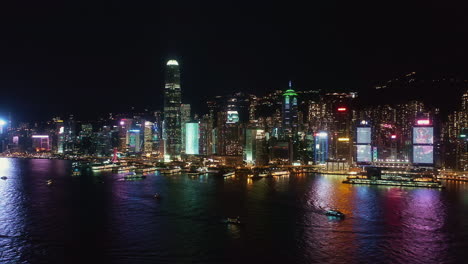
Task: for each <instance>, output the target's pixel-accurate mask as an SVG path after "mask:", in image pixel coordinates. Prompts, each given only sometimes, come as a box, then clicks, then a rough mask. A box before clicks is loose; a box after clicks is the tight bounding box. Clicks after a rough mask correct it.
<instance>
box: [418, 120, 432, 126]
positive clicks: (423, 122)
mask: <svg viewBox="0 0 468 264" xmlns="http://www.w3.org/2000/svg"><path fill="white" fill-rule="evenodd" d="M416 123H417V124H418V125H429V124H430V123H431V122H430V121H429V119H419V120H417V121H416Z"/></svg>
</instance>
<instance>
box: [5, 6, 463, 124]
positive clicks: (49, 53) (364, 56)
mask: <svg viewBox="0 0 468 264" xmlns="http://www.w3.org/2000/svg"><path fill="white" fill-rule="evenodd" d="M10 2H12V3H9V4H8V6H3V7H1V8H0V10H1V11H0V12H1V13H0V17H1V18H0V19H1V21H2V24H1V25H2V30H1V31H0V34H1V38H0V89H1V95H0V111H3V112H5V111H11V112H12V113H13V115H14V116H16V117H17V118H18V119H23V120H32V119H46V118H47V119H48V118H50V117H52V116H53V115H54V114H58V113H64V112H70V113H74V114H75V115H76V116H78V117H81V118H90V117H92V116H93V115H95V113H102V112H117V111H124V110H126V109H128V108H129V107H130V106H135V107H140V108H142V107H148V108H150V109H160V108H161V104H162V96H161V94H162V87H163V71H164V62H165V61H166V60H167V59H169V58H171V57H175V58H177V59H178V60H179V62H180V64H181V70H182V89H183V97H184V100H183V101H184V102H185V103H192V104H194V105H195V108H196V109H199V108H200V106H201V105H202V102H203V100H204V99H205V98H207V97H209V96H211V95H217V94H226V93H229V92H232V91H245V92H255V93H259V94H262V93H265V92H268V91H272V90H274V89H284V88H286V86H287V83H288V80H289V79H292V80H293V83H294V86H295V88H296V89H297V90H308V89H324V90H330V91H332V90H355V91H359V92H361V93H365V92H366V91H367V90H366V89H368V88H369V87H370V85H371V84H372V83H374V82H375V81H377V80H387V79H390V78H394V77H395V76H398V75H401V74H404V73H407V72H411V71H416V72H423V73H425V74H426V75H429V76H432V75H434V76H457V77H460V78H468V76H467V75H468V74H467V73H468V71H467V70H468V67H467V62H468V52H467V50H468V34H467V33H468V16H466V8H465V7H466V6H463V5H461V4H454V3H447V1H401V2H398V1H372V2H362V1H341V2H335V1H297V2H294V1H281V2H277V3H273V2H271V1H255V2H254V1H246V2H243V1H226V0H223V1H214V2H211V1H194V0H192V1H163V2H162V3H161V2H158V1H147V2H140V1H112V2H110V1H55V2H53V1H30V2H25V1H23V2H19V1H10ZM427 92H428V93H430V96H433V97H434V98H435V97H437V96H440V95H437V92H432V91H427Z"/></svg>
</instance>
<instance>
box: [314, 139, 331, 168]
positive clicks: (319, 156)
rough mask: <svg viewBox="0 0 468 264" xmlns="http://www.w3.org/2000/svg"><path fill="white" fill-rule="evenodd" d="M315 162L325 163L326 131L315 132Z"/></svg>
mask: <svg viewBox="0 0 468 264" xmlns="http://www.w3.org/2000/svg"><path fill="white" fill-rule="evenodd" d="M314 153H315V155H314V157H315V163H316V164H325V162H326V161H327V159H328V133H327V132H323V131H321V132H319V133H316V134H315V152H314Z"/></svg>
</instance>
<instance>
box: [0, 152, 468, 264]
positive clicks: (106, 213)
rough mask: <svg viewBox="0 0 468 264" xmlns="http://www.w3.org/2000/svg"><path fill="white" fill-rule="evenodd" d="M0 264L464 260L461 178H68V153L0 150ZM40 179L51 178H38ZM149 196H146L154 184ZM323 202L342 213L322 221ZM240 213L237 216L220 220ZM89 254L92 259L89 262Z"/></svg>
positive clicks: (465, 196) (467, 189) (465, 201)
mask: <svg viewBox="0 0 468 264" xmlns="http://www.w3.org/2000/svg"><path fill="white" fill-rule="evenodd" d="M0 176H7V180H0V263H242V262H244V263H464V262H465V260H466V259H467V257H468V252H467V251H466V248H468V183H467V182H453V181H452V182H444V185H445V186H446V188H445V189H426V188H410V187H391V186H366V185H349V184H343V183H342V180H343V179H344V178H343V176H333V175H326V176H322V175H313V174H296V175H291V176H289V177H274V178H264V179H259V180H253V181H252V180H250V179H247V178H246V177H231V178H227V179H223V178H216V177H212V176H198V177H190V176H188V175H186V174H175V175H160V174H158V173H155V174H148V177H147V178H146V179H144V180H141V181H121V180H120V179H121V178H122V177H123V174H112V173H111V172H105V173H94V174H93V173H92V172H89V173H84V174H83V175H81V176H72V170H71V162H69V161H62V160H47V159H7V158H2V159H0ZM49 179H52V181H53V184H51V185H47V184H46V182H47V180H49ZM155 193H159V194H161V197H162V198H161V199H154V194H155ZM328 207H333V208H337V209H339V210H340V211H342V212H343V213H345V214H346V218H345V219H344V220H334V219H330V218H329V217H327V216H325V215H324V214H323V209H321V208H328ZM235 216H240V217H241V219H242V221H243V222H245V225H243V226H237V225H229V224H225V223H222V220H223V219H224V218H226V217H235ZM91 261H92V262H91Z"/></svg>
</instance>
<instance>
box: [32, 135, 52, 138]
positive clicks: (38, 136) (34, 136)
mask: <svg viewBox="0 0 468 264" xmlns="http://www.w3.org/2000/svg"><path fill="white" fill-rule="evenodd" d="M48 137H49V136H48V135H32V138H48Z"/></svg>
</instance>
